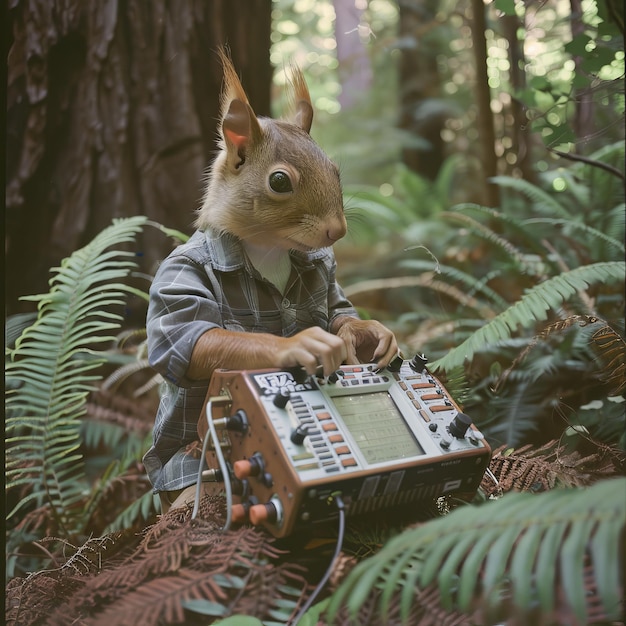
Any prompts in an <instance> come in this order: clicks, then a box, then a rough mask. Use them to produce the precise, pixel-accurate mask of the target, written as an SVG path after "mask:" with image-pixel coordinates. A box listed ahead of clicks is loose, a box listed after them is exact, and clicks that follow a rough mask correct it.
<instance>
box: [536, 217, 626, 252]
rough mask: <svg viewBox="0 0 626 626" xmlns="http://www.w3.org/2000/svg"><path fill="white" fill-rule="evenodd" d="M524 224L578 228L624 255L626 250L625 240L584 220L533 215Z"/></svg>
mask: <svg viewBox="0 0 626 626" xmlns="http://www.w3.org/2000/svg"><path fill="white" fill-rule="evenodd" d="M524 224H530V225H532V224H552V225H553V226H564V227H567V228H571V229H572V230H578V231H580V232H581V233H584V234H585V235H589V236H590V237H591V238H593V239H597V240H598V241H599V242H600V243H603V244H607V245H608V246H609V247H611V248H614V249H615V250H617V251H619V252H621V253H622V256H623V254H624V252H625V251H626V247H625V246H624V243H623V242H621V241H618V240H617V239H615V238H614V237H610V236H609V235H607V234H605V233H603V232H602V231H599V230H598V229H597V228H593V227H592V226H589V225H587V224H583V223H582V222H575V221H574V220H571V219H570V220H562V219H554V218H549V217H533V218H531V219H528V220H525V222H524Z"/></svg>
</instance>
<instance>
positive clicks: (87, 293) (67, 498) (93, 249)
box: [6, 217, 145, 535]
mask: <svg viewBox="0 0 626 626" xmlns="http://www.w3.org/2000/svg"><path fill="white" fill-rule="evenodd" d="M144 223H145V219H144V218H142V217H136V218H129V219H126V220H118V221H116V222H115V223H114V224H113V226H111V227H109V228H108V229H106V230H104V231H103V232H102V233H101V234H100V235H99V236H98V237H96V239H94V240H93V241H92V242H91V243H90V244H89V245H87V246H86V247H85V248H83V249H81V250H79V251H77V252H76V253H74V254H73V255H72V256H71V257H69V258H68V259H66V260H65V261H64V262H63V264H62V265H61V267H60V268H56V269H55V274H54V276H53V277H52V278H51V280H50V287H51V288H50V292H49V293H47V294H44V295H41V296H33V297H30V298H27V299H29V300H32V301H34V302H37V303H38V307H39V315H38V318H37V321H36V322H35V323H34V324H33V325H31V326H29V327H27V328H26V329H25V330H24V332H23V333H22V335H21V336H20V338H19V339H18V340H17V341H16V344H15V348H14V349H12V350H10V351H9V354H8V356H9V361H8V362H7V364H6V378H7V386H8V387H9V388H10V392H9V394H8V397H7V402H6V409H7V415H8V419H7V423H6V434H7V439H6V445H7V487H8V489H9V490H12V489H17V488H26V489H27V490H28V492H29V493H28V495H26V496H24V497H22V498H20V499H19V501H18V502H17V504H16V505H15V507H13V509H12V510H11V511H10V512H9V515H8V517H9V518H11V517H13V516H15V515H17V514H18V513H19V512H23V511H24V509H25V507H26V506H27V505H28V504H29V503H31V502H35V503H37V505H38V506H42V505H44V504H45V505H48V506H49V507H50V513H51V515H53V516H54V518H55V519H56V520H57V523H58V525H59V527H60V528H61V529H63V532H64V533H65V534H67V535H71V534H72V533H75V532H77V531H78V530H79V529H80V528H81V527H82V525H83V523H84V521H85V520H84V519H82V515H81V507H80V506H79V504H80V502H81V501H82V500H83V498H84V492H85V488H86V486H85V483H84V477H83V473H82V472H83V457H82V454H81V453H80V451H79V446H80V438H79V426H80V418H81V417H82V416H83V415H84V413H85V400H86V397H87V395H88V393H89V392H90V391H91V390H92V388H93V384H94V382H95V381H96V380H98V375H97V374H95V373H94V371H95V370H96V369H97V368H98V367H99V366H100V365H102V363H104V361H105V358H104V357H103V356H102V354H101V353H99V352H98V351H97V350H95V349H94V346H98V345H101V344H103V343H105V342H108V341H110V340H111V336H110V335H108V334H107V333H109V332H110V331H112V330H113V329H116V328H118V327H119V323H120V321H121V319H122V318H121V316H120V315H119V314H118V313H115V312H114V311H113V310H111V309H112V307H119V306H121V305H122V304H123V303H124V295H125V291H126V287H125V285H124V284H123V283H121V282H120V281H121V280H122V279H123V278H124V277H126V276H127V275H128V274H129V272H130V271H131V270H132V269H134V268H135V266H136V264H135V262H134V261H132V260H131V258H132V257H133V256H134V255H133V253H131V252H124V251H118V250H107V249H108V248H110V247H111V246H119V245H121V244H124V243H127V242H132V241H133V238H134V236H135V234H136V233H137V232H139V230H140V228H141V227H142V226H143V224H144Z"/></svg>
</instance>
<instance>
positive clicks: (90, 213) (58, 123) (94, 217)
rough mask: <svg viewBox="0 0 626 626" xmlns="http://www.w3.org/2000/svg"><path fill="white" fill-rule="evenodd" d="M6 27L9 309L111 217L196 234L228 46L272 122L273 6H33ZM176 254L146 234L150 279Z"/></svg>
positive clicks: (256, 1)
mask: <svg viewBox="0 0 626 626" xmlns="http://www.w3.org/2000/svg"><path fill="white" fill-rule="evenodd" d="M8 17H9V21H10V25H11V31H10V32H11V36H12V40H11V41H10V42H9V54H8V98H7V129H8V139H9V140H8V155H9V159H8V161H9V163H8V167H7V192H6V194H7V197H6V203H7V221H6V259H7V268H8V272H7V278H6V299H7V311H8V312H9V313H12V312H16V311H18V310H20V307H19V306H18V304H17V298H18V296H20V295H25V294H29V293H39V292H42V291H46V290H47V280H48V270H49V268H50V267H52V266H54V265H57V264H58V263H59V261H60V260H61V259H62V258H64V257H66V256H68V255H69V254H71V253H72V252H73V251H74V250H76V249H78V248H79V247H81V246H82V245H85V244H86V243H87V242H88V241H89V240H90V239H91V238H92V237H93V236H94V235H95V234H97V233H98V232H99V231H101V230H102V229H103V228H104V227H106V226H107V225H108V224H110V223H111V220H112V219H113V218H115V217H123V216H130V215H137V214H143V215H147V216H148V217H149V218H151V219H153V220H155V221H157V222H160V223H162V224H163V225H165V226H168V227H171V228H176V229H179V230H182V231H185V232H188V233H190V232H191V231H192V229H193V221H194V210H195V209H196V208H197V207H199V205H200V202H201V197H202V180H203V175H204V171H205V169H206V166H207V164H208V163H209V162H210V160H211V156H212V153H213V151H214V148H215V136H216V132H215V127H216V121H217V118H218V107H219V92H220V87H221V81H222V77H221V67H220V64H219V61H218V58H217V55H216V54H215V50H216V48H217V47H218V46H219V45H221V44H224V43H225V44H228V45H229V47H230V49H231V51H232V57H233V61H234V63H235V66H236V67H237V69H238V71H240V72H241V75H242V78H243V82H244V84H245V87H246V91H247V93H248V95H249V96H250V99H251V103H252V106H253V107H254V109H255V111H257V113H259V114H266V115H267V114H269V111H270V83H271V67H270V62H269V47H270V28H271V0H211V2H206V1H204V0H177V1H176V2H173V1H171V0H150V2H144V1H142V0H127V1H126V2H117V0H88V1H83V0H66V1H65V2H60V1H59V0H56V1H45V2H36V1H35V0H24V1H21V2H20V1H15V2H13V6H12V8H11V9H10V11H9V14H8ZM170 249H171V244H170V242H168V241H166V240H165V239H164V238H163V237H162V236H159V234H158V233H157V232H156V231H153V230H152V229H149V230H147V231H146V233H145V234H144V235H143V236H142V238H141V240H140V241H139V242H138V249H137V253H138V255H139V256H141V257H142V258H143V259H142V266H143V268H145V271H146V272H148V273H152V272H153V271H154V268H155V266H156V264H157V263H158V261H159V260H160V259H162V258H163V257H164V256H165V255H166V254H167V253H168V252H169V250H170Z"/></svg>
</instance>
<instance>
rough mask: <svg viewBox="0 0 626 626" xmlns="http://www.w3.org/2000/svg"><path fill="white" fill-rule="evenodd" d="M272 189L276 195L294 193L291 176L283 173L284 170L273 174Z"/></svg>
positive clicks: (271, 175) (271, 179)
mask: <svg viewBox="0 0 626 626" xmlns="http://www.w3.org/2000/svg"><path fill="white" fill-rule="evenodd" d="M270 187H271V189H272V191H275V192H276V193H289V192H290V191H293V187H292V186H291V179H290V178H289V175H288V174H287V172H283V171H282V170H277V171H276V172H272V173H271V174H270Z"/></svg>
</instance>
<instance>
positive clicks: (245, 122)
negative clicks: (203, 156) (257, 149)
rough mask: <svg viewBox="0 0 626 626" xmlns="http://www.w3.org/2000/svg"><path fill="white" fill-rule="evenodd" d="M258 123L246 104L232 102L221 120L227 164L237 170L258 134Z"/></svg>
mask: <svg viewBox="0 0 626 626" xmlns="http://www.w3.org/2000/svg"><path fill="white" fill-rule="evenodd" d="M260 132H261V129H260V127H259V123H258V121H257V119H256V117H255V115H254V113H253V112H252V109H251V108H250V106H249V105H248V104H246V103H245V102H242V101H241V100H237V99H236V100H233V101H232V102H231V103H230V105H229V106H228V110H227V111H226V114H225V115H224V119H223V120H222V135H223V137H224V140H225V142H226V151H227V153H228V162H229V163H231V164H232V165H233V167H234V168H235V169H238V168H239V167H240V166H241V165H243V164H244V162H245V160H246V153H247V151H248V148H249V146H250V144H251V143H252V141H253V140H254V138H253V135H254V134H255V133H258V134H260Z"/></svg>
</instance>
